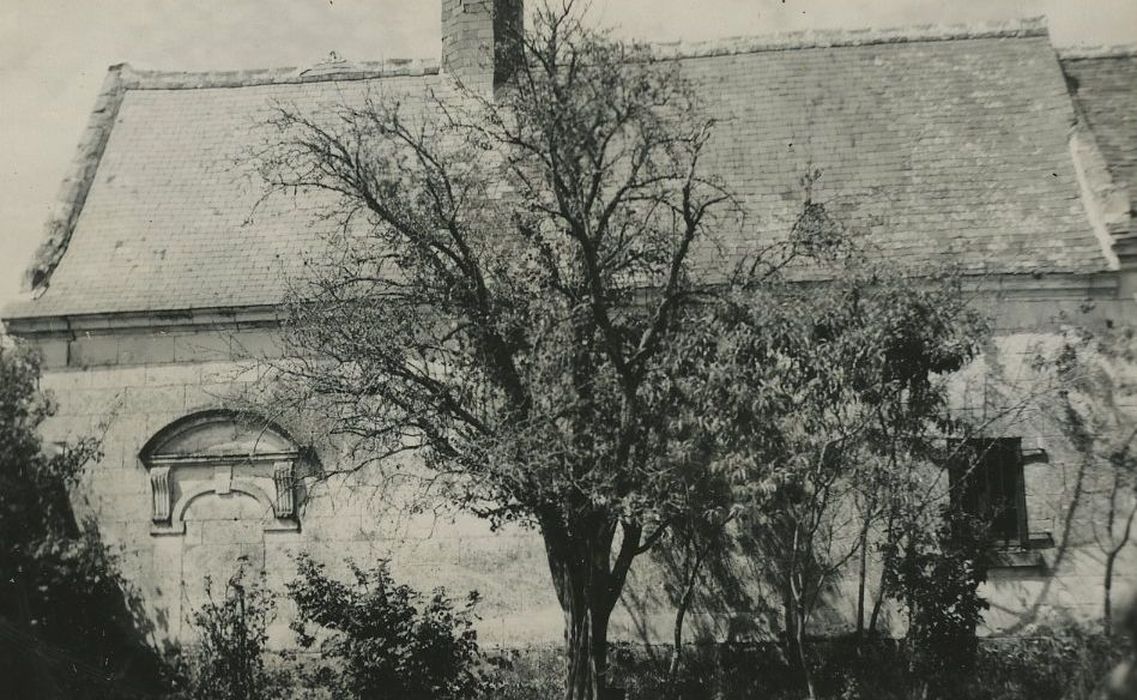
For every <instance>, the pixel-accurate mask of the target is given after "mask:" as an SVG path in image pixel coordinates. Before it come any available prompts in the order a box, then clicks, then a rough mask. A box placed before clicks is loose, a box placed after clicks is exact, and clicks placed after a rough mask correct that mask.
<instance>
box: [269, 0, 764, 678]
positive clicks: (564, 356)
mask: <svg viewBox="0 0 1137 700" xmlns="http://www.w3.org/2000/svg"><path fill="white" fill-rule="evenodd" d="M572 4H573V3H571V2H568V3H563V5H564V8H561V7H559V6H560V5H561V3H558V4H557V5H558V8H557V9H555V10H554V9H549V8H546V9H544V10H539V11H538V13H537V17H536V21H535V22H534V26H533V28H532V31H531V32H529V33H527V34H526V36H525V37H516V40H517V41H520V42H522V47H521V48H522V51H523V53H524V54H525V59H526V60H524V61H522V62H521V63H520V66H519V70H518V71H517V73H516V75H515V77H514V79H513V81H512V82H511V83H510V84H509V85H508V86H506V87H505V88H504V89H502V90H501V91H499V93H498V95H497V97H496V99H495V100H492V101H490V100H485V99H482V98H481V96H479V95H477V94H471V93H462V94H458V95H454V94H448V95H447V97H449V98H450V99H448V100H446V101H442V102H440V103H439V104H437V105H431V109H430V110H429V111H428V112H429V114H433V115H434V116H429V114H428V115H426V116H424V115H423V114H421V113H418V112H417V111H415V112H410V111H407V110H404V109H401V105H400V104H399V102H398V101H396V100H394V99H386V100H373V99H368V100H366V101H365V103H364V104H362V105H360V104H355V105H344V106H342V107H341V108H340V109H339V110H338V111H336V112H335V113H333V114H320V115H309V114H305V113H303V112H301V111H300V110H299V109H295V108H290V107H289V106H287V105H285V106H282V109H281V111H280V114H279V118H278V120H277V125H278V126H279V127H280V143H279V144H276V147H275V148H270V149H269V150H268V151H267V152H266V154H265V157H264V171H265V174H266V177H267V178H268V181H269V182H270V183H272V184H273V185H276V186H278V187H279V188H280V189H281V190H284V191H287V192H292V191H296V190H298V189H299V190H305V191H308V192H312V191H316V192H323V193H325V194H326V193H331V194H332V195H333V197H334V200H333V202H332V204H331V205H330V206H329V208H328V210H327V215H328V217H330V218H331V219H332V220H335V221H338V222H339V223H341V224H342V228H341V229H340V230H339V231H338V232H337V233H335V234H333V235H331V236H330V239H331V240H330V241H329V247H330V250H331V255H329V256H328V257H327V258H326V259H320V260H316V261H313V264H312V265H311V270H312V273H313V275H312V279H310V280H306V282H310V283H311V284H310V285H307V286H305V287H303V288H302V289H300V290H298V295H297V299H296V303H295V304H293V305H291V309H290V318H289V323H288V331H289V332H288V338H287V342H288V346H289V347H288V350H289V351H290V352H288V356H289V357H290V358H292V360H290V361H285V362H282V363H281V367H280V369H281V373H282V375H283V378H284V381H283V384H284V385H291V386H293V387H295V388H294V393H292V394H291V395H289V392H288V391H287V390H283V391H282V396H278V397H274V400H275V401H277V405H278V406H282V405H283V406H287V405H294V406H298V407H303V409H304V410H317V411H321V412H323V413H324V414H325V415H326V416H327V417H329V418H331V419H332V420H333V421H334V422H335V430H336V432H337V433H338V434H340V435H348V436H354V437H355V438H356V439H357V440H358V441H359V443H360V444H359V445H358V446H357V448H358V452H357V454H363V455H367V457H366V459H375V458H377V457H376V456H377V455H378V456H382V455H387V454H391V453H395V452H400V451H404V450H414V451H415V452H417V453H418V454H419V455H420V456H421V457H422V458H423V459H424V460H425V462H426V465H427V467H428V468H431V469H433V470H434V471H436V472H437V473H438V474H440V475H442V477H444V478H443V480H442V481H441V482H436V483H442V484H443V485H444V486H446V487H447V488H449V489H450V491H449V493H450V495H451V496H453V497H454V499H455V501H457V502H458V503H459V504H461V505H463V506H464V507H467V508H469V509H470V510H472V511H474V512H476V513H478V514H480V515H483V516H485V517H486V518H488V519H489V520H490V521H491V522H492V523H494V524H500V523H503V522H507V521H517V522H520V523H522V524H525V525H529V526H534V527H536V528H538V529H539V530H540V532H541V534H542V535H543V537H544V540H545V543H546V551H547V553H548V560H549V566H550V571H551V573H552V576H553V583H554V587H555V588H556V591H557V595H558V599H559V601H560V603H561V606H562V607H563V609H564V610H565V612H566V619H567V622H568V630H567V631H568V634H567V635H566V639H567V642H568V644H569V646H570V648H571V649H572V653H571V654H570V659H571V664H570V671H569V673H570V676H571V678H572V682H571V683H570V684H569V685H570V690H569V692H570V693H572V696H573V697H594V696H595V695H597V694H598V693H599V692H600V689H601V688H602V687H603V686H604V680H603V679H604V673H605V667H606V638H607V625H608V618H609V616H610V614H611V611H612V609H613V607H614V606H615V605H616V603H617V601H618V599H619V595H620V592H621V591H622V589H623V586H624V582H625V580H626V577H627V573H628V569H629V567H630V566H631V563H632V560H633V559H634V558H635V556H637V555H638V554H640V553H642V552H644V551H646V550H647V549H649V548H650V546H651V544H652V543H653V542H654V541H655V540H656V539H658V537H659V535H660V534H661V532H662V530H661V529H660V528H659V527H658V526H659V525H661V524H663V523H666V522H667V521H668V519H669V518H670V517H671V516H672V514H673V513H672V512H671V506H672V505H674V504H673V502H672V501H671V500H670V499H668V498H667V496H668V494H670V493H671V492H672V486H673V484H674V482H675V478H674V474H675V471H676V470H677V469H685V468H692V467H693V465H687V464H683V465H679V464H676V463H675V462H674V461H673V460H671V459H670V456H671V455H672V454H674V453H676V452H677V451H681V450H682V449H683V446H682V445H681V444H680V443H683V442H686V441H687V440H686V438H685V437H684V436H683V435H681V434H676V433H674V432H673V428H674V425H675V421H674V420H673V419H674V415H673V413H674V409H673V407H672V405H671V404H670V403H669V398H670V397H669V396H668V395H667V394H666V393H661V392H657V391H654V390H653V388H652V387H654V386H657V385H659V384H661V383H663V382H665V381H666V378H667V377H669V376H672V375H674V373H675V371H676V370H677V368H676V367H674V366H673V364H672V363H673V361H674V360H675V359H676V358H677V357H678V355H677V353H675V352H671V351H668V350H667V349H668V348H669V347H670V346H671V345H672V344H673V342H674V339H676V338H677V337H680V336H682V334H683V333H684V329H685V328H687V327H689V326H690V325H691V324H693V323H697V322H698V319H697V318H696V317H695V315H693V314H692V313H690V311H691V310H692V309H695V308H696V307H697V306H698V304H699V303H701V301H702V300H705V299H706V292H705V291H704V290H703V287H704V286H705V285H704V283H703V282H704V281H700V279H699V275H698V274H697V272H698V270H697V269H696V265H697V264H702V262H703V261H700V260H696V258H695V253H694V252H693V251H695V249H696V248H698V249H699V250H700V251H702V252H701V253H700V255H706V254H710V255H712V256H713V255H714V251H715V245H714V236H715V233H714V232H715V231H716V230H719V231H721V227H723V226H727V225H729V224H730V223H731V220H732V217H733V216H734V213H735V212H734V209H733V207H732V206H731V199H730V197H729V195H728V193H726V192H725V191H724V190H723V188H722V187H721V186H720V185H719V184H718V183H717V182H716V181H715V179H714V178H712V177H710V176H708V175H706V174H704V173H703V172H702V168H701V155H702V153H703V150H704V146H705V144H706V142H707V139H708V138H709V134H710V128H711V123H710V122H709V120H708V119H707V118H706V117H705V116H702V115H700V114H699V111H698V104H697V101H696V100H695V99H694V98H693V95H692V93H691V91H690V89H689V88H688V86H687V84H686V83H685V82H684V81H683V80H682V79H681V76H680V75H679V73H678V69H677V67H676V66H675V65H674V64H662V63H658V62H655V61H654V60H652V57H651V56H650V55H649V53H648V52H647V50H646V49H644V48H642V47H636V46H627V45H621V44H618V43H614V42H611V41H609V40H608V39H607V38H606V37H604V36H602V35H598V34H596V33H595V32H592V31H590V30H588V29H586V28H585V27H583V25H582V24H581V23H580V18H579V16H578V13H577V12H576V11H575V10H573V9H572ZM323 201H327V200H326V199H325V200H323ZM714 266H715V264H714V263H713V262H712V263H711V269H713V268H714ZM763 269H765V267H763ZM297 358H299V359H297ZM303 358H313V359H311V360H305V359H303ZM691 418H692V419H694V418H695V417H691Z"/></svg>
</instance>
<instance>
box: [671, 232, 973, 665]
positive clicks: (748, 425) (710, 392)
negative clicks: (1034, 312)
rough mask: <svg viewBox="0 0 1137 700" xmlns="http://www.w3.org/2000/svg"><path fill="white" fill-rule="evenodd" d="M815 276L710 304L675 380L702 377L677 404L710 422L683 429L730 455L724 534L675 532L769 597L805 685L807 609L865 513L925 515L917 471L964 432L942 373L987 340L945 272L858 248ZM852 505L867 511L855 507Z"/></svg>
mask: <svg viewBox="0 0 1137 700" xmlns="http://www.w3.org/2000/svg"><path fill="white" fill-rule="evenodd" d="M814 216H817V214H816V212H815V214H814ZM822 262H824V261H822ZM817 266H818V267H821V268H822V269H825V270H826V271H827V272H828V273H829V275H828V277H829V279H828V281H827V283H826V284H825V285H824V286H823V287H812V286H811V287H808V288H804V289H803V288H797V287H794V286H792V285H786V286H782V287H773V288H771V287H767V288H765V289H759V290H754V289H748V288H745V287H743V288H740V289H738V290H737V291H736V292H735V294H734V296H732V297H730V298H728V299H726V300H725V301H723V302H721V303H720V305H719V306H718V307H717V308H715V309H714V314H713V315H709V316H708V317H707V318H706V320H705V322H704V324H702V336H701V337H699V338H697V340H696V341H695V342H694V343H692V347H693V348H695V349H694V350H691V349H690V348H685V349H684V350H685V352H686V353H687V357H688V358H689V359H687V360H686V362H687V364H688V366H689V367H688V370H687V373H686V376H689V377H690V376H694V377H700V378H701V377H704V376H706V377H709V378H710V381H708V382H706V384H705V385H702V386H700V388H699V390H698V393H696V392H677V394H678V395H677V396H675V397H673V399H672V400H673V401H676V402H681V401H683V400H684V399H687V398H688V397H691V396H694V397H696V398H697V400H698V403H696V404H694V405H693V407H692V410H691V413H692V414H695V415H700V416H704V418H702V421H703V422H704V423H706V424H707V425H706V427H705V428H704V427H703V426H701V425H700V426H698V427H689V426H684V427H683V428H682V429H683V430H687V431H700V430H701V431H704V432H702V433H701V434H700V440H701V443H702V444H703V445H704V449H708V451H710V452H712V453H714V454H715V455H717V456H719V459H723V458H725V459H726V460H729V461H727V462H726V463H727V464H728V465H729V467H728V468H727V470H725V475H726V476H727V477H728V481H729V483H730V488H731V496H732V498H731V501H728V502H732V503H733V504H734V510H733V511H732V513H731V518H732V519H733V522H731V523H730V525H731V527H730V528H729V530H728V532H726V533H725V537H724V533H722V532H719V531H717V530H715V529H713V528H712V529H710V530H707V528H706V521H705V520H703V521H698V522H697V523H696V525H697V526H698V527H702V529H703V531H702V532H700V530H699V529H698V528H697V527H691V526H687V525H685V524H684V522H683V521H680V525H681V526H682V528H681V530H682V532H684V533H687V535H688V537H693V538H694V539H697V540H700V539H701V540H702V541H703V542H704V543H705V544H703V545H702V546H704V547H710V549H711V554H712V556H714V557H717V558H718V560H719V561H718V562H717V566H716V567H714V568H715V571H714V576H713V579H714V581H713V582H712V583H713V585H715V586H717V587H718V588H719V589H725V588H729V587H731V586H733V587H734V588H736V589H737V588H738V587H739V585H738V581H745V580H751V581H753V580H761V581H763V582H766V583H768V584H769V585H770V588H771V589H772V590H773V591H774V592H775V594H776V595H777V596H779V599H780V605H781V607H782V610H783V613H784V617H785V622H784V631H785V635H786V640H787V647H788V648H787V651H788V652H789V654H790V658H791V659H793V660H795V663H796V664H797V665H798V667H799V668H800V669H801V670H802V671H803V673H804V677H805V682H806V684H807V685H808V683H809V678H808V668H809V665H808V663H807V661H806V659H805V649H804V634H805V629H806V626H807V624H808V622H809V619H810V616H811V614H812V612H813V610H814V609H815V607H816V606H817V605H818V602H819V601H820V600H821V599H822V597H823V596H824V594H825V592H826V587H827V585H828V584H829V583H831V582H832V581H833V579H834V578H835V577H836V576H837V575H838V573H839V572H840V570H841V569H842V567H843V566H844V565H845V564H846V563H847V562H848V561H849V560H850V559H851V558H852V557H853V556H854V555H856V554H857V553H858V552H862V553H863V552H866V551H867V549H868V542H867V537H865V538H857V537H856V536H855V534H854V533H856V532H857V531H858V530H861V529H862V527H864V528H866V530H863V531H866V532H867V527H868V525H869V524H870V523H869V520H868V518H870V517H871V518H879V517H880V516H881V514H882V513H883V512H885V511H886V510H887V509H889V508H891V509H896V508H899V507H901V505H902V504H907V507H908V508H910V509H919V510H920V511H921V512H922V511H924V510H926V506H927V504H928V503H929V502H930V501H931V499H932V498H933V495H934V492H935V488H934V485H935V480H934V479H929V478H927V473H928V471H929V470H924V471H923V472H921V471H920V469H919V467H920V466H930V465H931V460H932V459H933V457H934V456H935V455H936V454H938V451H939V450H940V449H941V448H940V446H941V445H942V442H943V436H944V435H945V434H947V433H950V432H951V431H955V430H959V429H960V428H961V426H960V425H959V424H958V421H955V420H953V418H952V417H951V415H950V412H949V406H948V392H947V381H948V376H949V375H950V373H951V372H953V371H955V370H958V369H959V368H960V367H961V366H963V365H964V364H965V363H966V362H968V361H969V360H970V359H971V358H972V357H974V355H975V353H976V352H977V350H978V347H979V344H980V342H981V340H982V338H983V337H984V333H985V330H986V329H985V324H984V323H983V322H982V320H981V319H980V318H979V317H978V316H977V315H976V314H975V313H974V312H973V311H971V310H970V309H969V307H968V305H967V302H966V299H965V297H964V295H963V294H962V292H961V290H960V287H959V280H958V278H956V277H953V276H951V275H945V276H944V278H943V279H939V280H930V281H929V280H926V279H925V280H919V281H916V280H911V279H906V278H903V277H899V276H897V275H895V274H887V273H885V272H883V271H881V270H880V269H879V268H877V266H875V265H872V264H868V263H866V262H864V260H863V256H862V255H860V254H858V253H856V252H855V251H852V252H848V253H845V254H842V255H841V256H840V257H838V258H836V259H834V260H832V261H831V263H830V264H829V265H828V266H827V267H823V266H822V265H820V264H817ZM690 358H694V359H690ZM696 363H701V364H702V366H700V367H695V368H690V365H693V364H696ZM674 381H675V382H676V383H678V382H679V381H682V379H680V380H674ZM736 386H742V387H745V388H746V389H747V391H745V392H741V391H738V390H737V388H736ZM930 471H931V472H932V473H934V469H933V470H930ZM712 473H717V474H723V473H724V472H712ZM685 493H696V494H697V493H699V491H698V490H697V489H695V488H691V487H690V486H689V487H688V488H687V489H686V491H685ZM857 502H861V503H864V504H867V505H866V506H865V511H863V512H860V513H858V512H856V511H854V510H853V505H854V504H855V503H857ZM858 517H864V518H865V521H864V524H862V522H861V521H858V519H857V518H858ZM726 520H727V519H726V518H723V519H721V520H720V522H726ZM932 527H933V528H934V525H932ZM715 537H717V538H719V542H718V543H717V544H715V543H714V542H713V541H712V538H715ZM661 554H663V555H664V557H666V556H669V554H670V553H669V552H666V551H664V552H661ZM688 558H689V559H690V557H688ZM696 561H697V560H696ZM727 579H736V581H730V580H727ZM688 580H690V579H689V574H688ZM750 608H751V609H753V608H754V606H753V604H751V606H750Z"/></svg>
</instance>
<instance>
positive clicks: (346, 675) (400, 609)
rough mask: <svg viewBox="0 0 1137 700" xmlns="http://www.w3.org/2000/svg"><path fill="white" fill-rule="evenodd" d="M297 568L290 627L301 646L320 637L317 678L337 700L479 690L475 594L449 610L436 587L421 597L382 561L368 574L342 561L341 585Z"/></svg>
mask: <svg viewBox="0 0 1137 700" xmlns="http://www.w3.org/2000/svg"><path fill="white" fill-rule="evenodd" d="M298 564H299V575H298V576H297V578H296V579H295V580H294V581H293V582H292V583H290V584H289V586H288V589H289V593H290V595H291V597H292V600H293V601H295V603H296V605H297V608H298V616H297V619H296V620H295V621H294V622H293V624H292V628H293V630H294V631H295V632H296V633H297V636H298V638H299V643H300V646H301V647H303V648H306V649H307V648H312V647H313V646H316V643H317V640H319V644H318V648H319V652H320V657H321V659H322V660H323V661H329V662H333V663H332V665H330V666H329V665H325V666H323V667H322V668H321V669H319V670H318V671H317V674H318V675H319V677H320V678H321V679H322V684H326V683H333V684H335V685H336V686H337V688H336V689H337V690H338V692H337V694H336V695H337V697H356V698H399V699H400V700H449V699H451V698H468V697H472V696H474V695H476V694H477V693H479V692H482V690H483V687H484V686H485V682H486V681H485V677H484V675H483V673H482V672H481V664H480V651H479V649H478V644H477V633H476V632H475V631H474V628H473V624H474V620H475V619H476V618H475V616H474V612H473V609H474V606H475V605H476V604H477V602H478V595H477V593H476V592H471V593H470V594H469V596H468V598H467V601H466V604H465V606H464V607H463V608H462V609H460V610H455V608H454V605H453V603H452V602H451V601H450V599H449V598H448V597H447V596H446V593H445V591H443V590H442V589H435V591H434V592H433V593H432V594H431V595H430V597H429V598H427V597H424V596H423V595H422V594H420V593H418V592H417V591H415V590H414V589H412V588H410V587H409V586H407V585H405V584H398V583H396V582H395V581H394V579H393V578H392V577H391V573H390V571H389V568H388V563H387V562H386V561H383V562H380V564H379V565H378V566H376V567H375V568H372V569H363V568H360V567H359V566H356V565H355V564H354V563H352V562H348V566H349V568H350V570H351V574H352V580H351V581H350V582H348V583H344V582H342V581H338V580H336V579H333V578H331V577H329V576H328V575H327V573H326V570H325V567H324V565H323V564H317V563H315V562H313V561H312V560H311V559H310V558H308V557H307V556H303V555H302V556H301V557H300V558H299V561H298ZM312 627H314V628H315V630H312V629H311V628H312Z"/></svg>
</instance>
